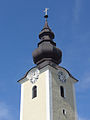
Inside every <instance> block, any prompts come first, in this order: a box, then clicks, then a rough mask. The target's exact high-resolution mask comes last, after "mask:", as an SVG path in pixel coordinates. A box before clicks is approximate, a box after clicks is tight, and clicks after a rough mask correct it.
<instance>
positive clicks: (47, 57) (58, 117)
mask: <svg viewBox="0 0 90 120" xmlns="http://www.w3.org/2000/svg"><path fill="white" fill-rule="evenodd" d="M44 17H45V25H44V27H43V29H42V30H41V32H40V33H39V39H40V42H39V43H38V47H37V49H35V50H34V52H33V53H32V56H33V61H34V63H35V64H36V66H35V67H33V68H31V69H30V70H29V71H28V72H27V73H26V74H25V76H24V77H23V78H22V79H20V80H19V81H18V82H19V83H20V84H21V106H20V120H77V118H76V102H75V90H74V84H75V83H76V82H77V80H76V79H75V78H74V77H73V76H72V75H71V74H70V72H69V71H68V70H66V69H65V68H63V67H61V66H59V64H60V63H61V61H62V51H61V50H60V49H59V48H57V47H56V43H55V42H54V41H53V39H54V33H53V32H52V30H51V29H50V28H49V26H48V22H47V18H48V15H47V9H46V14H45V16H44Z"/></svg>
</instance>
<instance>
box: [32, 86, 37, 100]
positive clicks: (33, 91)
mask: <svg viewBox="0 0 90 120" xmlns="http://www.w3.org/2000/svg"><path fill="white" fill-rule="evenodd" d="M35 97H37V86H33V88H32V99H33V98H35Z"/></svg>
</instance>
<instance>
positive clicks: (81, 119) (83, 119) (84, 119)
mask: <svg viewBox="0 0 90 120" xmlns="http://www.w3.org/2000/svg"><path fill="white" fill-rule="evenodd" d="M78 120H88V119H87V118H81V117H79V118H78Z"/></svg>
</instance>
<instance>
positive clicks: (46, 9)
mask: <svg viewBox="0 0 90 120" xmlns="http://www.w3.org/2000/svg"><path fill="white" fill-rule="evenodd" d="M48 10H49V8H45V10H44V12H45V16H47V15H48V14H47V11H48Z"/></svg>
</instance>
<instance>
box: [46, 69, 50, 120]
mask: <svg viewBox="0 0 90 120" xmlns="http://www.w3.org/2000/svg"><path fill="white" fill-rule="evenodd" d="M46 118H47V120H50V91H49V70H47V71H46Z"/></svg>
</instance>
